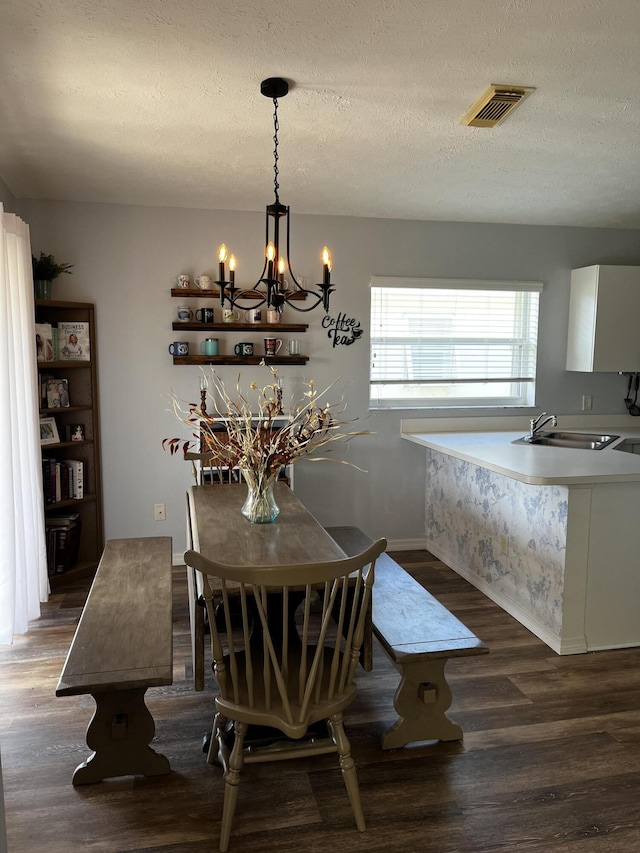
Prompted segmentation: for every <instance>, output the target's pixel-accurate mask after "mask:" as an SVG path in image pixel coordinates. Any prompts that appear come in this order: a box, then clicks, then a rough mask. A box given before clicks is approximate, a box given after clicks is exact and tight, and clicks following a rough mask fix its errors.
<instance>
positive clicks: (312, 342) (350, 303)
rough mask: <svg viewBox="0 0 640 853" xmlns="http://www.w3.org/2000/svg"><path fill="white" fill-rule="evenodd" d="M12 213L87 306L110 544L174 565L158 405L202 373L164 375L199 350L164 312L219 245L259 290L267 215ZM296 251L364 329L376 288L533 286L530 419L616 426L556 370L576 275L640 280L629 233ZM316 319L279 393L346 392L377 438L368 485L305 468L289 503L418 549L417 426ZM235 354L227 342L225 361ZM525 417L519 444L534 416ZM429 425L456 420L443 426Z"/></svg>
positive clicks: (386, 235)
mask: <svg viewBox="0 0 640 853" xmlns="http://www.w3.org/2000/svg"><path fill="white" fill-rule="evenodd" d="M16 208H17V212H18V213H19V214H20V215H21V216H22V217H23V218H24V219H25V220H26V221H27V222H28V223H29V224H30V227H31V238H32V248H33V251H34V253H37V252H39V251H41V250H42V251H45V252H53V253H54V254H55V256H56V258H57V259H58V260H59V261H65V262H70V263H75V268H74V274H73V275H71V276H62V277H61V278H60V279H58V280H57V282H56V283H55V284H54V287H55V291H54V298H67V299H75V300H83V301H91V302H95V303H96V310H97V324H98V329H97V332H98V350H99V354H98V359H99V378H100V405H101V417H102V436H103V448H102V449H103V471H104V497H105V521H106V535H107V538H113V537H119V536H151V535H172V536H173V537H174V552H180V551H181V550H182V549H183V547H184V492H185V488H186V487H187V486H188V485H189V484H190V482H191V478H190V472H189V470H188V466H187V465H186V464H185V463H183V462H181V461H179V460H178V459H176V458H173V459H172V458H170V457H169V455H168V454H166V453H164V452H163V451H162V449H161V441H162V439H163V438H165V437H168V436H174V435H179V434H185V435H186V433H181V432H180V431H179V426H178V424H177V423H176V421H175V418H174V417H173V415H172V414H170V413H169V412H168V411H167V410H168V405H169V403H168V394H169V392H170V390H172V389H173V390H174V391H175V392H176V393H177V394H178V395H179V396H180V397H182V398H183V399H186V400H190V401H194V402H195V401H196V400H197V399H198V389H199V372H198V368H196V367H192V366H188V367H174V366H173V365H172V360H171V358H170V356H169V354H168V352H167V346H168V344H169V343H170V342H171V341H172V340H174V339H182V338H183V337H184V338H187V339H189V340H191V341H194V342H195V341H197V339H198V335H197V334H196V333H189V334H185V333H182V334H181V335H179V334H178V333H174V332H172V331H171V321H172V319H173V317H174V315H175V309H176V307H177V304H178V301H177V300H176V299H172V298H171V297H170V293H169V291H170V287H171V282H172V279H173V277H174V276H175V275H177V274H178V273H180V272H189V273H191V274H199V273H201V272H210V273H215V251H216V248H217V246H218V244H219V243H221V242H223V241H224V242H226V243H227V245H228V246H230V247H231V248H232V249H233V251H234V252H235V253H236V255H237V256H238V258H239V262H240V264H241V266H240V268H239V273H238V278H239V281H240V282H241V283H248V282H249V281H251V282H253V281H255V279H256V278H257V276H258V273H259V266H260V267H261V261H260V259H261V256H262V251H263V247H262V240H263V236H264V219H263V214H262V213H241V212H221V211H204V210H181V209H173V208H171V209H169V208H146V207H121V206H116V205H97V204H74V203H64V202H36V201H18V202H17V203H16ZM292 243H293V252H292V263H293V265H294V270H295V271H296V273H297V274H298V275H302V276H305V277H306V278H307V280H308V281H317V280H318V275H319V272H320V262H319V252H320V250H321V248H322V246H323V245H324V244H325V243H326V244H327V245H329V246H330V247H331V250H332V252H333V256H334V273H333V276H332V277H333V278H334V279H335V281H336V286H337V292H336V293H335V294H334V296H333V299H332V304H331V313H332V314H333V315H335V314H337V313H338V312H345V313H346V314H347V315H350V316H354V317H356V318H357V319H359V320H360V321H362V322H363V324H364V326H365V327H368V311H369V280H370V277H371V276H372V275H401V276H427V277H441V278H489V279H533V280H542V281H543V282H544V283H545V289H544V291H543V295H542V299H541V309H540V352H539V368H538V376H539V384H538V395H537V399H538V405H537V406H536V411H542V410H543V409H546V410H548V411H552V412H556V413H560V414H562V413H575V412H578V411H579V410H580V403H581V396H582V394H591V395H593V409H594V412H599V413H624V412H625V408H624V404H623V402H622V398H623V396H624V391H625V387H624V386H625V382H624V380H623V378H622V377H618V376H616V375H610V374H607V375H593V376H591V375H586V374H570V373H567V372H566V371H565V370H564V362H565V354H566V329H567V318H568V299H569V282H570V270H571V268H572V267H577V266H584V265H587V264H593V263H609V264H616V263H618V264H640V242H639V241H638V233H637V231H620V230H606V229H574V228H542V227H525V226H501V225H482V224H473V223H440V222H407V221H400V220H371V219H355V218H346V217H316V216H301V215H298V216H296V214H295V212H294V214H293V218H292ZM194 307H195V303H194ZM322 317H323V313H322V310H321V309H320V310H316V311H315V312H311V313H310V314H308V315H298V314H295V316H294V317H293V318H292V319H293V320H301V321H303V322H309V324H310V329H309V331H308V333H307V334H306V335H304V336H301V338H302V340H303V344H304V350H305V351H306V352H308V353H309V354H310V355H311V360H310V362H309V364H308V365H307V366H306V368H305V369H301V368H296V367H282V368H280V375H281V376H282V378H283V380H284V383H285V393H286V392H287V390H288V389H291V388H292V387H294V386H295V385H296V383H299V382H300V380H301V379H302V377H304V378H313V379H314V380H315V382H316V383H317V385H318V386H322V385H323V384H328V383H329V382H331V381H333V380H334V379H336V378H337V377H341V379H340V382H339V388H344V389H345V395H346V398H347V400H348V415H349V416H351V417H357V418H359V423H358V426H362V427H366V428H368V429H370V430H372V431H375V433H376V435H375V436H371V437H364V438H357V439H355V440H354V441H353V442H352V443H351V445H350V451H349V455H348V458H349V459H351V460H352V461H353V462H355V463H356V464H358V465H359V466H360V467H363V468H366V469H368V473H367V474H363V473H360V472H358V471H356V470H354V469H353V468H350V467H347V466H344V465H334V464H330V463H315V464H311V463H308V462H302V463H299V464H298V465H297V466H296V492H297V493H298V494H299V495H300V497H301V498H302V500H304V501H305V503H306V504H307V505H308V506H309V507H310V509H311V510H312V512H314V514H315V515H316V517H317V518H318V519H319V520H320V522H321V523H323V524H326V525H337V524H355V525H357V526H358V527H360V528H362V529H363V530H364V531H366V532H367V533H369V534H371V535H384V536H386V537H387V538H389V539H391V540H393V541H395V542H399V541H407V542H408V541H410V540H415V539H417V538H420V537H423V536H424V482H425V461H424V453H423V452H422V451H421V450H420V449H419V448H417V447H413V446H412V445H411V444H409V443H408V442H403V441H401V440H400V438H399V432H400V418H401V416H404V417H411V416H412V412H407V411H405V412H402V413H400V412H398V413H392V412H372V413H369V412H368V407H367V401H368V387H367V382H368V366H369V353H368V336H365V337H363V338H362V339H360V340H359V341H358V342H356V343H355V344H354V345H353V346H350V347H339V348H336V349H332V347H331V342H330V340H329V339H328V338H327V336H326V333H325V332H324V331H323V330H322V328H321V325H320V323H321V320H322ZM367 331H368V329H367ZM221 337H224V336H221ZM257 337H258V336H256V339H257ZM239 339H240V338H239V336H238V335H229V345H232V344H233V343H235V342H237V341H238V340H239ZM227 351H228V350H227ZM220 373H221V374H222V375H223V376H224V378H225V379H226V380H227V381H228V382H229V383H230V384H231V385H233V383H234V382H235V379H236V375H237V373H238V371H237V370H236V368H234V367H223V368H221V369H220ZM241 374H242V377H243V382H247V383H248V382H249V381H251V380H252V379H254V378H256V379H260V378H261V375H260V369H259V368H249V367H247V368H242V370H241ZM469 411H470V413H471V412H472V413H473V414H482V410H477V409H476V410H469ZM521 412H522V422H523V429H524V428H525V427H526V425H527V421H528V417H529V416H530V413H531V410H528V409H523V410H521ZM455 413H456V414H460V412H459V411H458V410H456V411H455ZM512 413H513V412H512V411H511V410H505V411H504V414H505V415H508V414H512ZM413 414H414V415H416V414H419V413H416V412H413ZM433 414H434V413H430V416H433ZM435 414H436V415H438V414H441V415H443V416H444V415H451V414H452V410H450V409H443V410H441V411H440V412H436V413H435ZM492 414H493V412H492ZM154 503H166V505H167V521H166V522H155V521H154V520H153V505H154Z"/></svg>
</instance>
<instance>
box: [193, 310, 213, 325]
mask: <svg viewBox="0 0 640 853" xmlns="http://www.w3.org/2000/svg"><path fill="white" fill-rule="evenodd" d="M199 314H200V315H202V316H198V315H199ZM213 316H214V314H213V308H198V310H197V311H196V320H197V321H198V322H199V323H213Z"/></svg>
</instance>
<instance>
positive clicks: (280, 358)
mask: <svg viewBox="0 0 640 853" xmlns="http://www.w3.org/2000/svg"><path fill="white" fill-rule="evenodd" d="M263 360H264V362H265V364H306V363H307V362H308V361H309V356H308V355H271V356H269V355H250V356H241V355H174V356H173V363H174V364H237V365H242V364H260V362H261V361H263Z"/></svg>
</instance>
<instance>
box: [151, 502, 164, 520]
mask: <svg viewBox="0 0 640 853" xmlns="http://www.w3.org/2000/svg"><path fill="white" fill-rule="evenodd" d="M153 513H154V518H155V520H156V521H166V520H167V511H166V509H165V505H164V504H154V506H153Z"/></svg>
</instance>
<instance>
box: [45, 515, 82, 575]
mask: <svg viewBox="0 0 640 853" xmlns="http://www.w3.org/2000/svg"><path fill="white" fill-rule="evenodd" d="M80 529H81V522H80V520H79V519H78V520H77V521H72V522H70V523H69V524H67V525H64V526H50V525H47V529H46V534H47V536H46V539H47V572H48V574H49V575H60V574H63V573H64V572H66V571H67V570H68V569H70V568H72V567H73V565H74V564H75V563H76V562H77V560H78V551H79V547H80Z"/></svg>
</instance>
